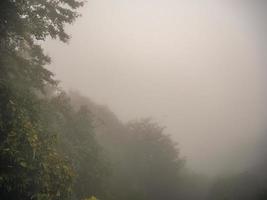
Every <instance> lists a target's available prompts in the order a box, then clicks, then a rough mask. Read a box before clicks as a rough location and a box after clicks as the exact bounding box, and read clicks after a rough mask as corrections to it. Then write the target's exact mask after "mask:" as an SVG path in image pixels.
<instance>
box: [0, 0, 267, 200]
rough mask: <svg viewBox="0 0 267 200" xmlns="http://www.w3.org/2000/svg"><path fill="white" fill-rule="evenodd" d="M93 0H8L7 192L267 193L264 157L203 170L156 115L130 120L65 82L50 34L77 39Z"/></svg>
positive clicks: (45, 196)
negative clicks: (54, 66) (52, 66)
mask: <svg viewBox="0 0 267 200" xmlns="http://www.w3.org/2000/svg"><path fill="white" fill-rule="evenodd" d="M85 3H86V2H85V1H82V0H1V1H0V42H1V44H0V199H1V200H152V199H153V200H266V199H267V171H266V169H267V163H266V162H265V160H264V159H262V160H259V162H255V163H256V164H255V167H254V168H252V169H250V170H248V171H242V172H240V173H235V174H229V175H218V176H214V177H210V176H207V175H205V174H200V173H196V172H194V171H193V170H191V169H190V168H188V167H187V158H186V157H184V156H183V155H181V153H180V148H179V145H178V144H177V143H176V141H174V140H173V139H172V137H171V136H170V135H169V134H168V133H167V132H166V131H165V127H164V125H162V124H160V123H158V122H157V121H155V120H153V118H143V119H133V120H130V121H129V122H127V123H125V122H123V121H121V120H120V119H119V118H118V117H117V116H116V115H115V114H114V113H113V112H112V111H111V110H110V108H108V107H107V106H103V105H101V104H98V103H96V102H94V101H93V100H91V99H90V98H89V97H87V96H86V95H83V94H81V93H80V92H77V91H74V90H73V91H65V90H64V89H62V88H61V87H60V86H59V85H60V84H59V80H57V79H56V78H55V77H54V73H53V72H52V71H50V70H48V68H47V67H46V66H47V65H49V63H50V62H51V58H50V57H49V56H47V55H46V54H45V53H44V50H43V47H42V42H44V41H46V40H47V39H51V38H52V39H53V40H58V42H63V43H68V42H71V39H70V36H69V35H68V33H67V31H66V30H65V25H67V24H72V23H74V21H75V20H76V18H78V17H80V13H79V9H80V8H81V7H82V6H83V5H84V4H85ZM74 67H75V66H74ZM88 87H90V86H88ZM77 90H79V88H77ZM262 141H266V138H262ZM265 147H266V146H265ZM263 151H264V150H263ZM210 165H212V163H210Z"/></svg>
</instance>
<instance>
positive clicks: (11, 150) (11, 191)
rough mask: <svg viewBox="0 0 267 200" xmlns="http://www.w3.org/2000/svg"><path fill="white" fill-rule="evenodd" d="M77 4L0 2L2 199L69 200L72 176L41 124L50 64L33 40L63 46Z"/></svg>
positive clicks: (50, 78) (65, 1)
mask: <svg viewBox="0 0 267 200" xmlns="http://www.w3.org/2000/svg"><path fill="white" fill-rule="evenodd" d="M81 5H82V3H81V2H79V1H76V0H59V1H52V0H51V1H50V0H49V1H43V0H16V1H12V0H2V1H1V2H0V162H1V167H0V199H9V200H12V199H21V200H23V199H25V200H28V199H45V200H50V199H51V200H52V199H53V200H59V199H67V198H68V197H70V195H71V183H72V177H73V172H72V169H71V167H70V165H69V163H68V161H67V160H66V159H65V157H64V156H62V155H60V153H59V152H58V150H57V147H56V146H57V145H56V137H55V136H56V134H57V133H56V132H54V131H55V130H54V129H53V128H51V127H49V126H47V121H44V118H43V116H42V115H43V113H45V112H51V111H50V110H46V108H47V106H46V105H47V102H46V100H45V99H42V98H41V94H42V93H43V92H44V88H45V87H46V86H47V85H55V84H56V81H55V80H53V74H52V73H51V72H50V71H48V70H47V69H45V68H44V66H45V65H46V64H48V63H49V62H50V59H49V57H47V56H46V55H44V53H43V50H42V48H41V46H40V45H39V44H38V43H37V40H45V39H46V37H47V36H51V37H52V38H59V39H60V40H62V41H63V42H65V41H67V39H68V35H67V34H66V33H65V31H64V24H66V23H72V22H73V20H74V19H75V18H76V17H77V13H76V12H75V10H76V8H78V7H80V6H81Z"/></svg>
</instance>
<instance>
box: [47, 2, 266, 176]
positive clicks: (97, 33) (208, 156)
mask: <svg viewBox="0 0 267 200" xmlns="http://www.w3.org/2000/svg"><path fill="white" fill-rule="evenodd" d="M261 2H262V3H261ZM266 8H267V7H266V3H264V1H253V0H251V1H245V0H244V1H241V0H237V1H230V0H203V1H199V0H114V1H111V0H88V3H87V4H86V6H85V7H84V8H83V9H82V14H83V16H82V17H81V18H79V19H78V20H77V22H76V23H75V24H74V25H73V26H70V27H68V28H67V29H68V32H69V33H70V34H71V35H72V39H71V40H70V43H69V45H65V44H61V43H59V42H57V41H49V42H47V43H46V44H45V48H46V51H47V52H48V54H49V55H50V56H51V57H52V59H53V63H52V65H50V66H49V69H51V70H52V71H53V72H54V73H55V74H56V78H57V79H59V80H61V86H62V87H64V88H65V89H76V90H79V91H80V92H81V93H82V94H84V95H86V96H88V97H90V98H91V99H92V100H94V101H95V102H97V103H100V104H105V105H108V106H109V107H110V108H111V110H112V111H114V113H115V114H117V115H118V117H119V118H120V119H121V120H122V121H128V120H130V119H135V118H140V117H153V118H154V119H155V120H156V121H158V122H160V123H161V124H163V125H166V126H167V127H168V128H167V129H166V132H167V133H169V134H171V135H172V136H173V138H174V139H175V140H177V141H178V142H179V146H180V149H181V153H182V155H183V156H186V158H187V163H188V165H189V166H190V167H191V168H192V169H194V170H196V171H201V172H205V173H215V172H221V171H224V170H225V169H226V168H227V167H230V168H231V169H232V170H235V169H238V168H239V167H240V166H243V167H250V166H249V158H250V157H252V156H253V152H254V148H255V145H256V144H257V143H259V141H260V137H259V136H260V135H261V134H263V133H264V132H265V131H266V128H267V124H266V118H267V112H266V99H267V98H266V97H267V90H266V80H267V77H266V74H267V73H266V68H265V64H266V58H267V57H266V54H265V53H266V49H265V44H266V41H265V36H266V31H265V27H264V26H265V24H264V18H265V17H266V16H265V15H264V9H266Z"/></svg>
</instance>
